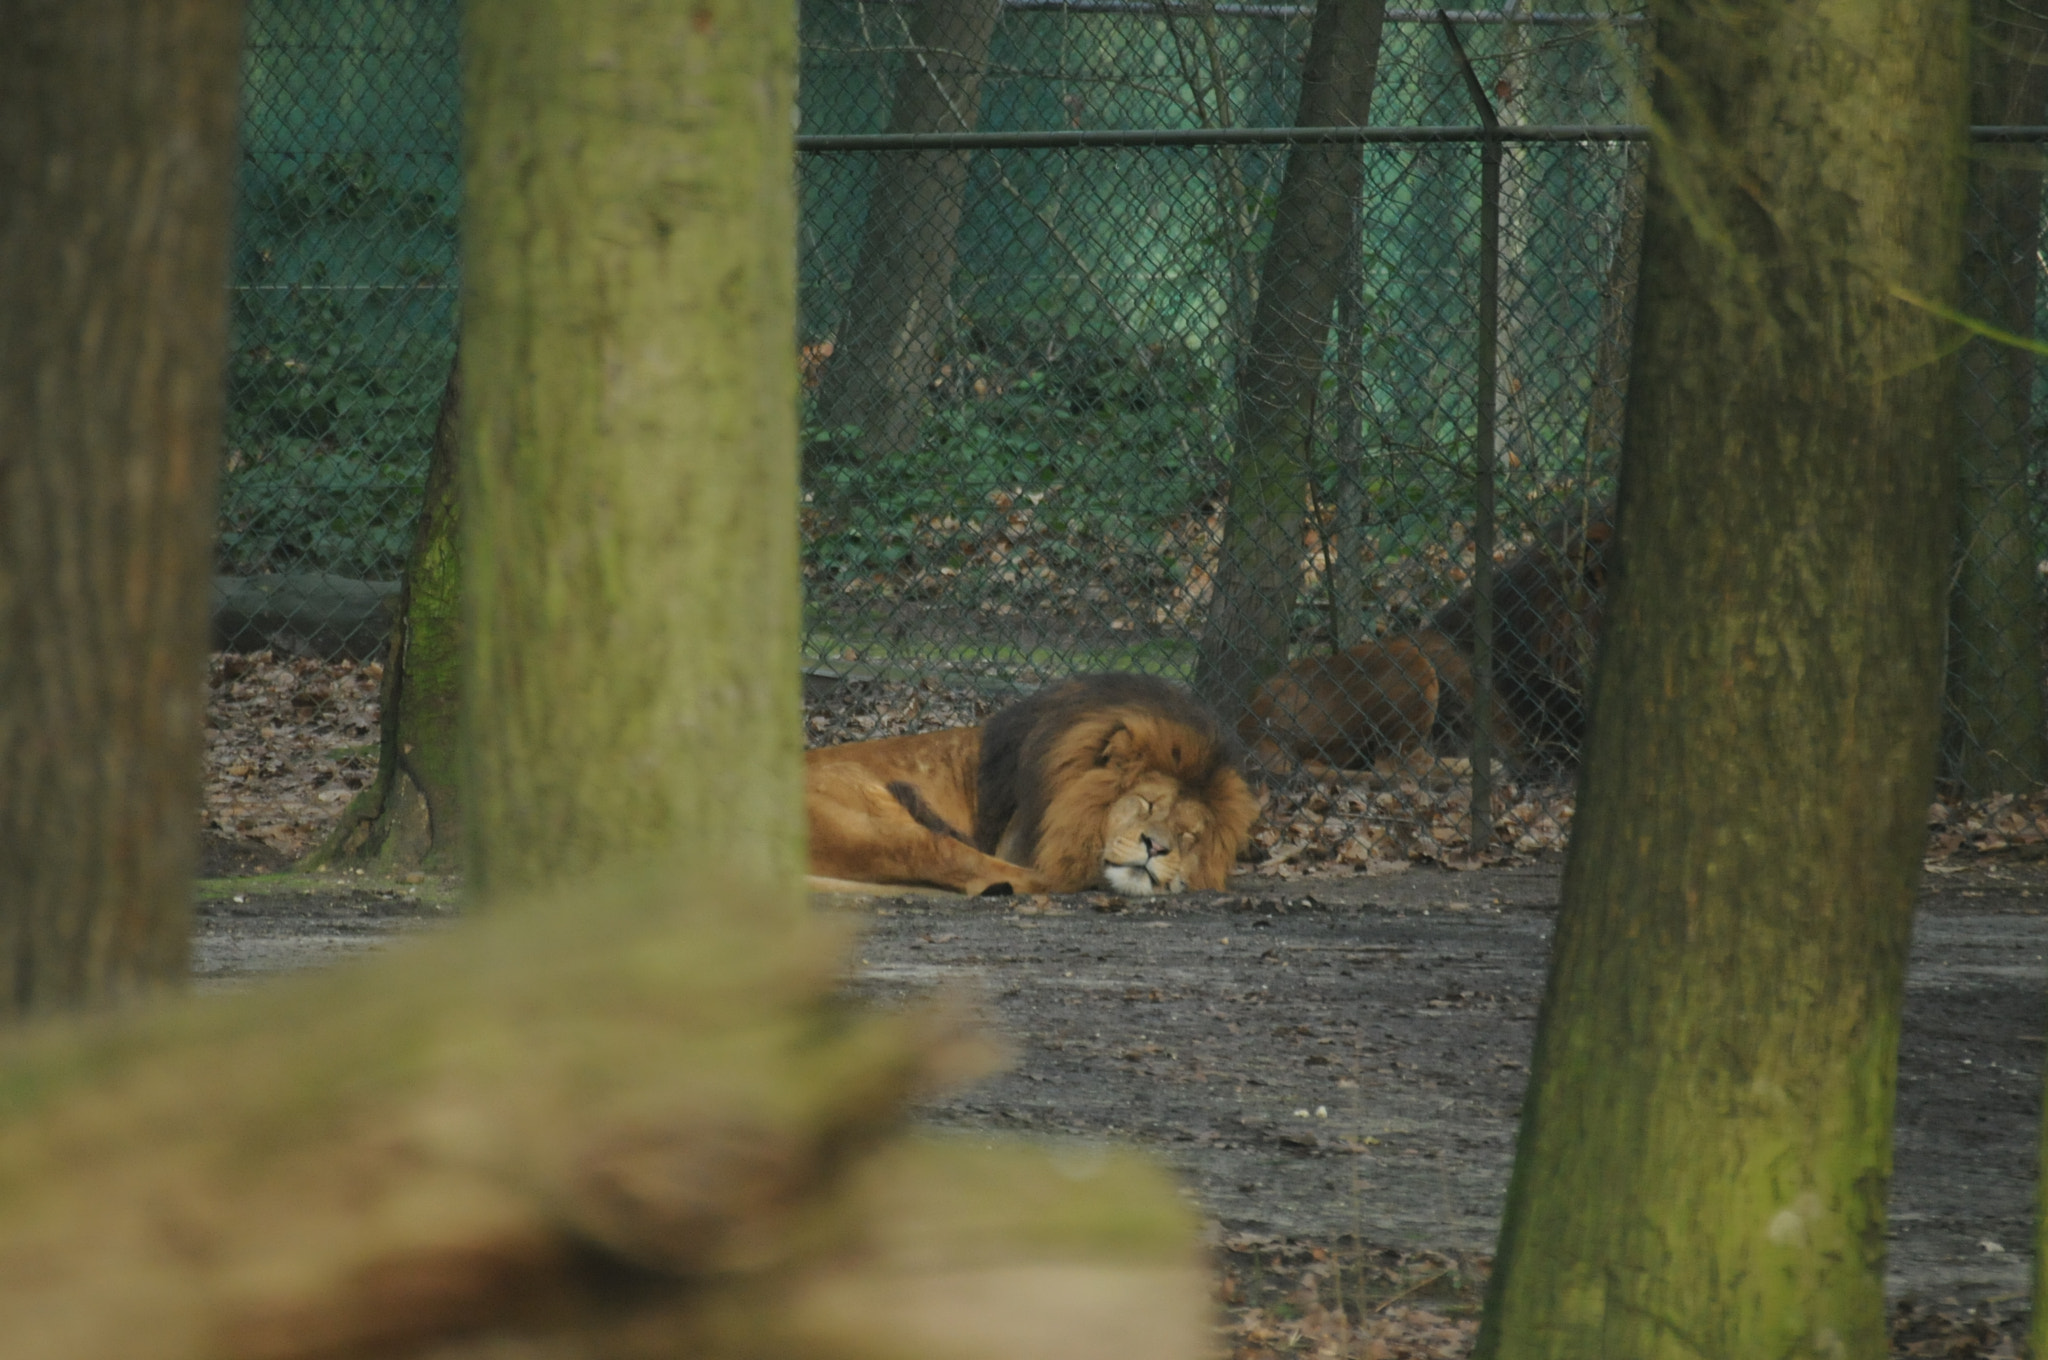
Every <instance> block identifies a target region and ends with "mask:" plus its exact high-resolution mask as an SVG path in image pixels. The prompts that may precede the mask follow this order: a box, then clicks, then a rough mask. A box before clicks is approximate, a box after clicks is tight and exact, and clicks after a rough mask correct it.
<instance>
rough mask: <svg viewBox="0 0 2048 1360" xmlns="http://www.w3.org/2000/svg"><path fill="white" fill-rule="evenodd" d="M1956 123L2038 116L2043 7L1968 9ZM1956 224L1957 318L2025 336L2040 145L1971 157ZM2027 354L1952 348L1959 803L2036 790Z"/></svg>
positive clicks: (2040, 768) (1986, 346)
mask: <svg viewBox="0 0 2048 1360" xmlns="http://www.w3.org/2000/svg"><path fill="white" fill-rule="evenodd" d="M1973 20H1974V22H1973V24H1972V28H1973V33H1972V43H1971V48H1970V56H1971V63H1972V72H1971V73H1972V75H1973V77H1974V80H1973V88H1972V94H1971V100H1970V121H1971V122H1973V123H1984V124H1993V125H1997V124H2013V123H2039V122H2040V121H2041V119H2042V117H2043V115H2044V113H2048V11H2044V9H2043V8H2042V6H2041V5H2040V4H2039V3H2038V0H2034V2H2030V3H2016V2H2015V0H1976V5H1975V7H1974V12H1973ZM1973 153H1974V154H1973V157H1972V160H1971V163H1970V198H1969V208H1968V210H1967V212H1966V214H1965V216H1964V219H1963V290H1962V306H1963V310H1964V311H1966V312H1968V313H1970V314H1971V315H1973V316H1977V317H1981V318H1983V319H1984V320H1987V321H1989V322H1990V323H1991V324H1992V325H1994V326H1997V327H1999V328H2000V329H2001V330H2005V331H2008V332H2010V333H2012V334H2015V335H2027V336H2030V335H2032V334H2033V333H2034V308H2035V296H2036V292H2037V278H2038V275H2039V271H2040V264H2039V261H2038V258H2037V253H2036V252H2037V248H2038V247H2039V245H2040V240H2041V147H2040V146H2039V145H2037V144H2033V143H2025V144H2019V145H2012V146H2001V145H1986V146H1978V147H1974V148H1973ZM2033 397H2034V356H2033V355H2032V354H2030V353H2029V352H2027V351H2026V350H2024V349H2021V348H2019V347H2018V346H2016V345H2007V344H2002V343H1999V342H1998V341H1995V340H1988V339H1983V338H1975V339H1972V340H1970V341H1969V342H1968V343H1967V344H1966V345H1965V346H1964V348H1963V355H1962V378H1961V383H1960V390H1959V392H1958V398H1959V400H1958V405H1957V411H1958V420H1957V430H1956V447H1957V449H1958V450H1959V451H1960V463H1961V467H1960V469H1959V477H1958V484H1957V488H1956V491H1957V499H1958V507H1957V508H1958V511H1959V515H1958V521H1957V525H1958V527H1957V540H1958V541H1957V560H1956V579H1955V590H1954V593H1953V595H1952V596H1951V597H1950V601H1949V609H1950V633H1949V668H1948V710H1949V723H1950V726H1949V732H1948V734H1947V735H1948V742H1947V745H1948V748H1949V750H1948V757H1949V758H1948V762H1947V765H1948V774H1949V775H1950V777H1951V778H1953V779H1954V780H1955V781H1956V782H1957V783H1959V784H1961V785H1962V786H1963V788H1964V789H1965V790H1967V791H1968V792H1970V793H1972V794H1985V793H1991V792H1993V791H1996V790H2000V789H2004V790H2013V791H2024V790H2027V789H2032V788H2035V787H2037V786H2039V785H2040V784H2041V783H2042V782H2044V780H2048V735H2044V731H2043V714H2042V702H2041V606H2040V588H2041V587H2040V580H2039V576H2038V573H2037V572H2036V570H2035V562H2036V560H2037V558H2036V554H2035V545H2034V530H2033V523H2032V514H2031V509H2032V507H2031V506H2030V505H2029V503H2028V502H2029V495H2028V491H2029V488H2028V477H2027V459H2028V453H2029V449H2030V446H2031V444H2032V442H2033Z"/></svg>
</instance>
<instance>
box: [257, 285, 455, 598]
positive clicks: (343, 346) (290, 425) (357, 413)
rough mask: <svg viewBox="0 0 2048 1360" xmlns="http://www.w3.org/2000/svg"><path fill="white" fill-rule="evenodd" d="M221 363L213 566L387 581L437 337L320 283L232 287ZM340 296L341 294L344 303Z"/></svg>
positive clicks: (404, 526) (421, 467) (412, 509)
mask: <svg viewBox="0 0 2048 1360" xmlns="http://www.w3.org/2000/svg"><path fill="white" fill-rule="evenodd" d="M252 296H253V298H255V299H258V301H257V302H255V303H253V304H252V303H249V302H247V301H244V302H242V305H239V306H238V307H237V314H236V318H235V320H236V323H237V326H236V329H237V333H238V334H237V339H238V341H240V344H239V345H238V347H237V348H236V350H235V352H234V353H233V354H232V355H231V356H230V358H229V365H228V381H229V392H230V401H229V410H228V428H227V436H228V452H227V460H226V463H225V464H224V466H223V470H222V474H223V475H222V479H221V504H220V526H221V547H220V554H221V562H222V566H223V569H224V570H226V571H229V572H234V573H246V572H265V571H306V570H318V571H331V572H336V573H339V574H341V575H345V576H354V577H361V578H367V579H390V578H392V577H395V576H396V575H397V574H398V572H399V570H400V568H401V567H402V566H403V564H404V561H405V553H406V549H407V547H408V546H409V545H410V543H411V535H412V523H413V520H414V518H415V517H416V516H417V514H418V512H419V500H420V494H421V489H422V487H423V486H424V484H425V480H426V466H427V450H428V447H429V445H430V444H431V442H432V440H433V433H434V418H435V414H436V411H437V408H438V401H439V395H440V393H439V387H438V384H437V380H436V376H435V375H437V374H438V375H441V376H443V377H445V376H446V373H447V366H448V362H449V357H450V354H451V352H452V345H451V342H450V341H449V340H448V339H447V338H445V336H444V335H443V334H442V333H441V331H440V328H439V327H435V328H431V329H428V328H412V327H408V326H405V325H403V324H398V325H388V326H387V327H384V328H379V329H384V330H385V334H384V335H383V336H378V337H375V338H376V339H378V340H379V341H380V342H381V343H379V344H377V345H376V346H375V347H374V348H373V347H371V346H367V345H365V344H363V343H361V342H360V332H361V331H363V330H367V329H370V328H371V326H372V325H373V324H374V323H375V322H377V321H379V320H386V319H387V318H388V319H389V320H399V321H402V319H403V318H402V317H389V315H388V314H390V313H394V312H401V311H404V310H409V309H407V308H405V307H404V306H403V305H402V304H393V303H390V302H386V301H382V300H380V298H379V296H378V295H372V296H371V297H370V298H369V299H368V300H357V299H349V298H347V297H346V295H345V294H337V293H335V292H330V291H315V290H305V291H300V290H292V291H288V292H282V293H266V292H258V293H254V294H247V293H245V294H241V295H240V298H241V299H248V298H251V297H252ZM345 299H346V300H345Z"/></svg>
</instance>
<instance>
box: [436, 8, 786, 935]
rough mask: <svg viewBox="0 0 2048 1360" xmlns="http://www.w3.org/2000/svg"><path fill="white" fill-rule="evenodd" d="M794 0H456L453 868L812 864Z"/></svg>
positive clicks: (755, 873) (561, 873)
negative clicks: (463, 818) (594, 2)
mask: <svg viewBox="0 0 2048 1360" xmlns="http://www.w3.org/2000/svg"><path fill="white" fill-rule="evenodd" d="M795 33H796V30H795V23H794V19H793V14H792V10H791V7H790V5H789V4H788V3H787V0H776V2H774V3H765V4H764V3H758V2H757V0H706V2H705V3H699V4H693V5H687V6H681V5H679V6H672V7H666V8H663V7H656V8H647V7H644V6H632V5H616V6H615V5H600V6H595V7H588V6H586V5H584V4H582V3H580V2H579V3H572V2H571V0H555V2H554V3H542V2H541V0H531V2H530V3H521V4H512V5H481V4H477V5H472V6H471V7H470V10H469V20H468V27H467V29H466V30H465V62H466V65H465V71H466V81H467V84H466V91H467V93H466V96H465V99H466V103H465V109H466V110H468V111H469V123H468V145H467V150H466V158H467V159H466V179H465V193H466V195H467V198H466V205H465V215H464V229H463V249H464V262H465V263H464V280H465V283H464V297H463V320H464V332H463V359H462V362H463V375H464V389H465V392H466V394H467V396H468V399H469V402H470V406H469V411H470V418H469V419H468V420H467V421H466V422H465V425H466V430H465V439H466V448H467V460H466V467H465V474H464V482H463V496H464V502H463V514H464V532H465V534H466V535H467V554H468V556H467V570H466V572H465V575H464V584H465V586H466V587H467V589H468V590H469V592H470V609H469V621H470V625H471V631H470V639H469V646H470V651H469V655H470V671H469V688H468V695H467V699H468V707H467V710H466V719H465V720H466V722H467V725H468V726H467V738H466V740H467V744H468V750H469V756H468V762H467V771H468V778H467V779H466V781H465V782H464V789H465V801H466V807H467V809H468V812H467V815H468V826H469V839H468V850H467V855H468V862H469V864H470V866H471V870H472V874H473V877H474V880H475V882H476V884H477V885H478V886H480V887H490V886H494V885H500V884H507V883H531V882H540V881H545V880H550V879H556V878H561V877H566V876H569V875H572V874H574V873H576V872H577V871H579V870H583V869H586V868H589V867H591V866H594V865H597V864H600V863H603V862H605V861H608V860H614V859H620V858H633V857H640V856H647V855H674V856H678V857H680V858H682V859H683V860H685V861H687V862H691V863H697V864H716V865H723V866H727V867H729V868H730V869H732V870H733V871H735V872H739V873H741V875H742V877H748V878H755V879H759V880H762V881H780V882H782V883H785V884H787V885H789V886H790V888H791V890H792V898H793V897H794V888H795V885H796V883H797V881H798V877H799V875H800V874H801V873H802V866H803V798H802V787H801V782H800V774H801V771H800V760H801V751H802V745H801V740H800V733H799V717H798V708H799V704H798V694H797V668H796V665H795V658H796V654H797V626H798V594H797V542H796V503H797V494H796V459H795V449H796V391H797V387H796V372H795V354H794V345H793V343H792V336H793V335H794V334H795V263H794V247H793V245H792V242H793V241H794V210H793V191H792V175H791V159H792V156H793V150H792V140H791V128H790V116H789V107H790V95H791V89H792V86H793V81H794V71H795V48H796V37H795Z"/></svg>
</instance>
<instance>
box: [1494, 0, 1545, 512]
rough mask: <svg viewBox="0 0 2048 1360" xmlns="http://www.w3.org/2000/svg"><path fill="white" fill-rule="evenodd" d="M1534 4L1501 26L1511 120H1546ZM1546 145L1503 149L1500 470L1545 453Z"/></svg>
mask: <svg viewBox="0 0 2048 1360" xmlns="http://www.w3.org/2000/svg"><path fill="white" fill-rule="evenodd" d="M1531 8H1532V6H1530V5H1529V4H1528V3H1527V0H1508V5H1507V8H1506V10H1505V11H1504V13H1505V16H1506V21H1505V22H1503V23H1502V24H1501V25H1500V57H1499V66H1498V70H1497V73H1496V74H1495V75H1494V78H1493V89H1492V93H1493V98H1494V110H1495V113H1496V115H1497V116H1498V117H1499V118H1500V121H1501V122H1503V123H1508V124H1515V123H1538V122H1541V121H1543V120H1542V117H1541V111H1540V110H1539V108H1538V107H1537V101H1536V96H1537V95H1538V94H1539V93H1540V91H1539V90H1538V89H1537V88H1536V85H1535V83H1534V80H1533V78H1532V76H1531V74H1530V69H1529V68H1530V65H1531V62H1530V56H1529V48H1530V41H1529V36H1530V35H1529V25H1528V24H1527V23H1526V22H1524V17H1525V16H1526V15H1527V14H1528V13H1529V11H1530V9H1531ZM1543 150H1547V148H1536V147H1529V146H1524V145H1522V144H1520V143H1515V142H1508V143H1505V144H1503V145H1502V146H1501V148H1500V162H1501V165H1500V220H1499V225H1498V227H1497V230H1498V231H1499V233H1500V257H1499V260H1498V261H1497V262H1496V264H1495V269H1496V270H1497V271H1498V275H1499V280H1500V300H1499V304H1498V306H1499V324H1498V327H1497V330H1496V334H1497V335H1498V337H1499V339H1498V342H1497V343H1498V345H1499V350H1498V358H1497V367H1498V371H1499V372H1498V378H1497V380H1496V382H1495V384H1494V408H1493V409H1494V430H1495V432H1496V434H1495V439H1496V443H1495V450H1494V457H1495V460H1496V469H1497V471H1498V472H1500V473H1506V472H1509V471H1512V470H1513V469H1515V468H1528V469H1530V471H1531V472H1532V473H1535V472H1536V471H1537V467H1536V461H1537V458H1538V456H1539V455H1540V453H1541V452H1542V451H1541V450H1540V449H1538V448H1537V446H1536V432H1535V430H1534V429H1533V428H1532V425H1533V421H1532V420H1531V415H1532V409H1531V406H1532V399H1533V397H1534V392H1533V390H1532V389H1531V387H1530V385H1529V384H1530V381H1531V379H1533V378H1534V377H1535V373H1536V367H1537V365H1538V364H1539V363H1540V362H1541V359H1540V357H1539V355H1538V353H1537V350H1536V346H1535V344H1534V343H1533V341H1532V339H1531V337H1532V336H1533V335H1534V334H1535V333H1536V331H1537V327H1538V325H1539V324H1540V318H1538V317H1537V316H1536V315H1535V306H1534V303H1533V302H1532V300H1531V297H1530V293H1529V285H1528V272H1529V258H1528V257H1529V232H1530V230H1531V228H1533V227H1534V226H1535V225H1536V217H1537V209H1536V206H1535V204H1534V203H1533V202H1532V199H1533V197H1534V192H1535V180H1536V172H1535V166H1534V164H1533V158H1534V157H1535V156H1536V155H1538V154H1540V153H1541V152H1542V151H1543Z"/></svg>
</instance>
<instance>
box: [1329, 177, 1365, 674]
mask: <svg viewBox="0 0 2048 1360" xmlns="http://www.w3.org/2000/svg"><path fill="white" fill-rule="evenodd" d="M1356 207H1357V205H1354V211H1353V220H1352V225H1351V236H1350V239H1349V240H1348V241H1346V242H1345V245H1344V285H1343V288H1342V289H1341V291H1339V292H1338V294H1337V438H1336V447H1335V448H1334V449H1333V450H1332V451H1333V452H1334V454H1335V455H1336V463H1337V506H1336V510H1337V515H1336V523H1335V524H1333V525H1331V526H1330V527H1329V528H1328V529H1326V530H1325V532H1324V535H1323V551H1324V552H1325V554H1327V560H1326V561H1325V562H1324V564H1323V566H1324V574H1325V577H1326V579H1327V580H1328V581H1329V583H1330V584H1329V591H1330V650H1331V652H1332V653H1336V652H1342V651H1344V650H1346V649H1347V648H1350V647H1355V646H1357V645H1358V644H1359V643H1360V642H1363V641H1364V640H1365V545H1366V533H1365V515H1366V508H1365V438H1364V436H1365V432H1364V430H1363V429H1362V428H1361V426H1362V424H1363V418H1364V414H1365V411H1364V407H1365V297H1364V293H1365V239H1364V236H1363V234H1362V233H1363V229H1364V222H1363V221H1362V220H1361V215H1360V214H1359V213H1358V212H1357V211H1356Z"/></svg>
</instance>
